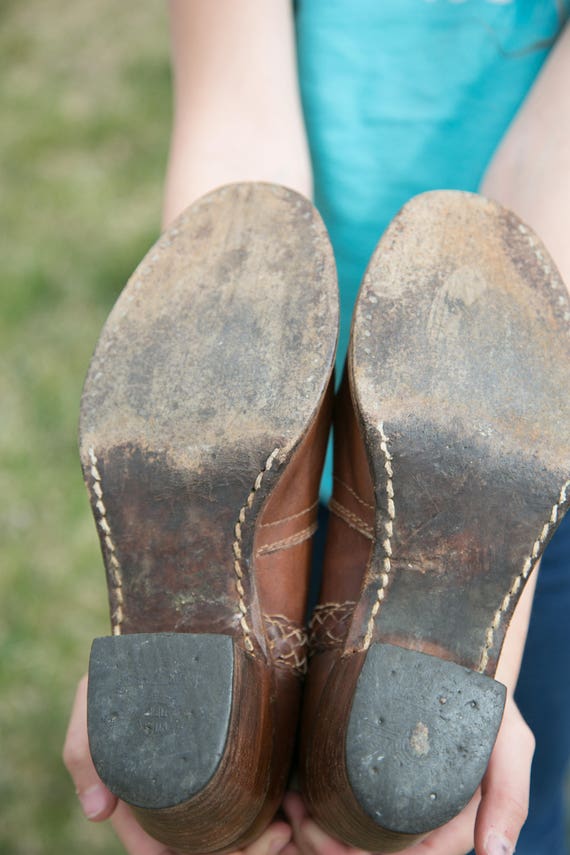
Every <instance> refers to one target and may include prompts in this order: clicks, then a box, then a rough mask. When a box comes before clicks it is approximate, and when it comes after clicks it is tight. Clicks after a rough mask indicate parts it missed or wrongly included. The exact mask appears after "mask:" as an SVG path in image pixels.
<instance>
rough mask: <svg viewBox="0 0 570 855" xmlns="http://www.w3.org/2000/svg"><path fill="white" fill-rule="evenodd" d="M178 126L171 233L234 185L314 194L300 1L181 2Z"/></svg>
mask: <svg viewBox="0 0 570 855" xmlns="http://www.w3.org/2000/svg"><path fill="white" fill-rule="evenodd" d="M170 21H171V38H172V64H173V73H174V122H173V130H172V141H171V149H170V158H169V166H168V173H167V180H166V192H165V201H164V214H163V223H164V225H167V224H168V223H169V222H170V221H171V220H172V219H173V218H174V217H175V216H176V215H177V214H178V213H180V211H181V210H183V208H185V207H186V206H187V205H188V204H190V202H192V201H193V200H194V199H196V198H197V197H199V196H201V195H202V194H203V193H206V192H207V191H208V190H211V189H212V188H214V187H216V186H219V185H220V184H225V183H229V182H232V181H243V180H257V181H275V182H278V183H280V184H284V185H286V186H289V187H292V188H293V189H295V190H298V191H299V192H302V193H304V194H305V195H310V194H311V173H310V165H309V155H308V150H307V144H306V139H305V131H304V124H303V117H302V110H301V104H300V98H299V92H298V84H297V69H296V56H295V39H294V25H293V13H292V9H291V3H290V0H272V2H271V3H267V0H240V2H239V3H237V2H234V0H216V2H215V3H213V2H212V0H171V2H170Z"/></svg>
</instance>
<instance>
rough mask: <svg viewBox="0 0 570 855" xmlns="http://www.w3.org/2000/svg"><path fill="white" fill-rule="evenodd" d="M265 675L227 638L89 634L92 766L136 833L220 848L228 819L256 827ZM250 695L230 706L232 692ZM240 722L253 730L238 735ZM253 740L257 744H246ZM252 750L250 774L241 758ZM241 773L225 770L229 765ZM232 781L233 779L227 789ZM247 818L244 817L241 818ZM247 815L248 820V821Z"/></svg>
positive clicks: (229, 828) (230, 837)
mask: <svg viewBox="0 0 570 855" xmlns="http://www.w3.org/2000/svg"><path fill="white" fill-rule="evenodd" d="M270 682H271V681H270V673H269V671H268V669H267V668H265V669H264V668H263V667H262V666H261V665H259V664H258V663H255V662H254V661H253V660H252V659H251V657H248V656H247V655H246V654H245V653H244V652H243V651H242V650H241V649H240V648H239V647H238V646H237V645H235V644H234V642H233V640H232V639H231V638H230V637H229V636H224V635H208V634H200V635H192V634H184V633H156V634H150V633H141V634H132V635H125V636H109V637H105V638H97V639H95V641H94V642H93V646H92V649H91V658H90V663H89V695H88V731H89V744H90V749H91V755H92V758H93V762H94V764H95V768H96V769H97V772H98V774H99V776H100V778H101V779H102V781H103V782H104V783H105V785H106V786H107V787H108V788H109V789H110V790H111V792H113V793H114V794H115V795H117V796H118V797H119V798H121V799H123V800H124V801H126V802H128V803H129V804H130V805H131V806H132V808H133V810H134V812H135V814H136V815H137V818H138V820H139V822H140V823H141V825H142V826H143V828H145V830H146V831H147V832H148V833H149V834H151V835H152V836H154V837H158V838H159V839H160V840H161V841H163V842H164V843H166V844H167V845H168V846H173V847H176V848H177V849H180V850H187V851H194V852H196V851H200V852H208V851H222V850H223V849H225V848H226V847H229V846H231V845H232V844H233V842H234V841H235V836H236V835H235V828H236V821H238V819H239V821H241V822H244V824H245V825H246V827H247V826H248V825H249V824H250V823H251V824H254V825H255V821H256V817H257V815H258V814H259V812H260V811H261V809H262V805H263V801H264V799H265V795H266V790H267V779H268V772H269V763H270V751H269V750H266V751H264V750H263V743H264V740H265V743H266V745H267V746H268V748H269V746H271V739H270V734H269V733H268V730H269V727H270V724H269V717H268V716H265V717H262V716H260V715H259V713H258V710H259V709H266V708H267V706H268V704H267V703H260V696H261V700H265V701H267V700H268V698H267V696H268V695H269V694H270ZM240 691H241V692H243V693H244V694H243V697H244V698H246V699H247V698H249V701H248V700H246V701H245V702H242V703H241V704H238V703H235V702H234V701H235V697H236V693H239V692H240ZM241 716H245V718H246V720H247V721H250V724H251V730H248V731H247V733H244V728H243V721H242V726H241V728H239V726H238V719H239V718H241ZM253 743H256V744H253ZM252 750H253V751H256V750H258V751H259V756H260V759H261V762H260V766H259V767H257V768H252V765H251V763H250V764H248V762H247V756H246V755H247V754H248V753H249V752H251V751H252ZM238 766H239V767H241V770H242V771H241V774H240V775H236V774H233V775H232V774H229V769H230V768H231V767H233V768H234V770H235V768H237V767H238ZM232 782H233V783H232ZM248 814H250V816H249V817H248V816H247V815H248ZM248 819H249V822H248V821H247V820H248Z"/></svg>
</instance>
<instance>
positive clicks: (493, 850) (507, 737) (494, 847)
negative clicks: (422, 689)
mask: <svg viewBox="0 0 570 855" xmlns="http://www.w3.org/2000/svg"><path fill="white" fill-rule="evenodd" d="M533 753H534V736H533V734H532V732H531V730H530V728H529V727H528V725H527V724H526V722H525V721H524V719H523V718H522V716H521V714H520V712H519V710H518V708H517V706H516V704H515V702H514V701H513V700H512V698H511V696H510V694H509V698H508V700H507V704H506V707H505V714H504V717H503V722H502V724H501V727H500V730H499V734H498V736H497V741H496V743H495V747H494V749H493V753H492V754H491V758H490V761H489V766H488V767H487V771H486V773H485V777H484V778H483V781H482V784H481V789H480V791H478V792H477V793H476V794H475V796H474V797H473V799H472V800H471V801H470V802H469V804H468V805H467V807H465V808H464V810H463V811H462V812H461V813H460V814H459V815H458V816H456V817H455V819H453V820H451V822H449V823H447V825H444V826H442V828H438V829H437V830H436V831H433V832H432V833H431V834H429V835H428V836H427V837H426V838H424V840H422V841H421V842H420V843H417V844H416V845H415V846H412V847H409V848H408V849H406V850H404V851H402V852H401V853H400V855H466V853H468V852H470V851H471V849H472V848H473V846H474V845H475V850H476V853H477V855H512V853H513V852H514V848H515V844H516V841H517V838H518V836H519V833H520V830H521V828H522V826H523V824H524V821H525V819H526V816H527V811H528V798H529V786H530V766H531V762H532V756H533ZM283 806H284V810H285V813H286V815H287V817H288V818H289V820H290V822H291V825H292V827H293V836H294V842H295V844H296V845H297V847H298V849H299V850H300V853H301V855H366V853H363V852H362V850H359V849H353V848H351V847H350V846H345V845H344V844H343V843H339V842H338V841H337V840H334V839H333V838H332V837H329V836H328V834H326V833H325V832H324V831H323V830H322V829H321V828H319V826H318V825H317V823H316V822H315V821H314V820H313V819H311V817H310V816H309V814H308V812H307V809H306V807H305V805H304V804H303V800H302V799H301V797H300V796H299V795H298V794H297V793H290V794H288V795H287V797H286V798H285V802H284V805H283Z"/></svg>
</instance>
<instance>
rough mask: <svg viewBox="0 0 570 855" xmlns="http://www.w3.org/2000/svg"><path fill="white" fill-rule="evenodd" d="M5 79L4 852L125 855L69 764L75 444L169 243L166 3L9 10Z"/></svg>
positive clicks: (76, 624) (0, 661) (88, 598)
mask: <svg viewBox="0 0 570 855" xmlns="http://www.w3.org/2000/svg"><path fill="white" fill-rule="evenodd" d="M0 72H1V73H0V114H1V115H2V132H1V134H0V259H1V263H2V284H1V290H0V295H1V308H2V311H1V312H0V401H1V405H0V497H1V499H0V531H1V538H0V562H1V573H0V603H1V605H0V740H1V758H2V762H1V763H0V852H2V853H3V855H35V853H42V855H43V854H44V853H61V852H69V853H76V852H81V853H82V855H90V853H101V852H105V853H108V855H109V853H110V855H113V853H119V852H122V851H123V850H122V848H121V847H120V846H119V845H118V843H116V842H115V840H114V835H113V834H112V831H111V829H110V828H107V827H106V826H93V825H91V824H89V823H87V822H86V821H85V820H83V818H82V816H81V815H80V812H79V809H78V807H77V804H76V798H75V795H74V791H73V786H72V784H71V782H70V780H69V779H68V777H67V773H66V772H65V770H64V768H63V766H62V763H61V759H60V756H61V746H62V743H63V738H64V734H65V728H66V725H67V719H68V715H69V709H70V705H71V700H72V697H73V693H74V690H75V685H76V682H77V680H78V678H79V677H80V675H81V674H82V672H83V671H84V670H85V668H86V665H87V660H88V653H89V645H90V642H91V639H92V638H93V637H94V636H95V635H99V634H105V633H107V632H108V612H107V605H106V597H107V594H106V587H105V584H104V574H103V567H102V562H101V557H100V554H99V549H98V544H97V537H96V533H95V528H94V524H93V521H92V518H91V515H90V512H89V509H88V503H87V497H86V493H85V489H84V486H83V482H82V479H81V474H80V468H79V463H78V455H77V448H76V430H77V418H78V408H79V398H80V394H81V386H82V382H83V377H84V375H85V371H86V369H87V365H88V362H89V358H90V355H91V352H92V350H93V347H94V345H95V341H96V339H97V336H98V333H99V330H100V327H101V325H102V323H103V321H104V319H105V317H106V315H107V313H108V311H109V309H110V307H111V305H112V303H113V302H114V299H115V298H116V296H117V295H118V293H119V291H120V290H121V288H122V286H123V284H124V282H125V280H126V279H127V278H128V276H129V274H130V272H131V271H132V270H133V268H134V267H135V266H136V264H137V263H138V261H139V260H140V258H141V257H142V255H143V254H144V253H145V251H146V250H147V248H148V247H149V245H150V244H151V243H152V241H153V240H154V239H155V237H156V235H157V233H158V229H159V221H160V207H161V196H162V182H163V175H164V168H165V163H166V151H167V145H168V135H169V127H170V98H171V95H170V69H169V58H168V40H167V26H166V18H165V9H164V6H163V4H161V3H149V4H140V3H135V2H133V0H122V2H121V3H116V2H110V0H99V2H98V3H93V4H87V3H79V4H73V3H69V2H67V0H52V2H50V3H42V2H40V0H28V2H26V3H16V2H7V0H4V2H3V3H2V5H1V6H0Z"/></svg>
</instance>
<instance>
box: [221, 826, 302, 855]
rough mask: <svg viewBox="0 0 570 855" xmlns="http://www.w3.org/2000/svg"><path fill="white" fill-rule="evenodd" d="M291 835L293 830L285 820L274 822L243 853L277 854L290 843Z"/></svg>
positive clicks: (256, 854)
mask: <svg viewBox="0 0 570 855" xmlns="http://www.w3.org/2000/svg"><path fill="white" fill-rule="evenodd" d="M292 836H293V832H292V831H291V828H290V827H289V826H288V825H287V823H286V822H274V823H273V825H270V826H269V828H267V829H266V830H265V831H264V832H263V834H262V835H261V837H259V838H258V839H257V840H255V841H254V842H253V843H251V844H250V845H249V846H247V847H246V848H245V849H244V850H243V852H244V855H279V853H281V852H283V850H284V849H285V848H286V847H288V846H290V845H291V838H292ZM234 855H238V853H234Z"/></svg>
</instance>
